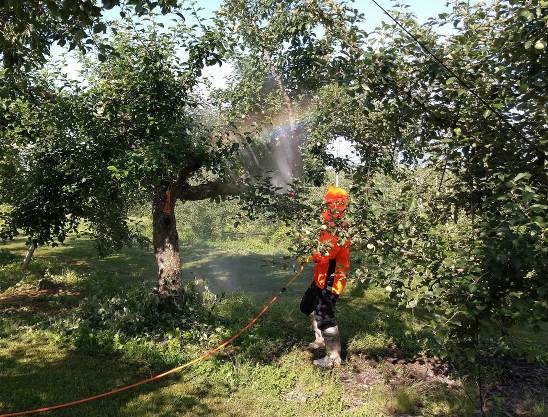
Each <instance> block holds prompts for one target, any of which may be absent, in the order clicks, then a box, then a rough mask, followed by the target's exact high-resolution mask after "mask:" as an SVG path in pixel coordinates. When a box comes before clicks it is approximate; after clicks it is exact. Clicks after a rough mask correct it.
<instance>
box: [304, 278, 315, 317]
mask: <svg viewBox="0 0 548 417" xmlns="http://www.w3.org/2000/svg"><path fill="white" fill-rule="evenodd" d="M317 296H318V289H317V288H316V286H315V285H314V283H313V284H312V285H311V286H310V287H308V288H307V289H306V291H305V293H304V295H303V298H302V300H301V305H300V309H301V312H302V313H303V314H305V315H307V316H309V315H310V314H311V313H312V312H313V311H314V309H315V308H316V298H317Z"/></svg>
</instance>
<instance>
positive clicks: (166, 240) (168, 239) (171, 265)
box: [152, 185, 182, 299]
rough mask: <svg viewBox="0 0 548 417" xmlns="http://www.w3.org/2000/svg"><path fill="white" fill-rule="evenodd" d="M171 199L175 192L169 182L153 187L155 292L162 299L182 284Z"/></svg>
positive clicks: (173, 207) (173, 206)
mask: <svg viewBox="0 0 548 417" xmlns="http://www.w3.org/2000/svg"><path fill="white" fill-rule="evenodd" d="M175 202H176V193H175V190H174V188H173V187H172V186H171V185H167V186H166V185H162V186H159V187H158V188H157V189H156V192H155V196H154V201H153V204H152V220H153V226H152V241H153V245H154V254H155V256H156V262H157V265H158V294H159V295H160V298H164V299H165V298H169V297H171V296H173V295H175V294H177V293H178V292H179V291H180V290H181V287H182V277H181V258H180V254H179V235H178V234H177V223H176V220H175V210H174V209H175Z"/></svg>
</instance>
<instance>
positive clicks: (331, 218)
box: [312, 186, 350, 295]
mask: <svg viewBox="0 0 548 417" xmlns="http://www.w3.org/2000/svg"><path fill="white" fill-rule="evenodd" d="M347 202H348V193H347V192H346V191H345V190H344V189H342V188H338V187H333V186H330V187H328V189H327V192H326V194H325V197H324V203H325V204H326V208H325V209H324V210H323V213H322V217H323V224H324V225H326V226H327V227H328V230H325V231H323V232H322V233H321V234H320V237H319V242H320V243H323V242H329V245H330V249H329V252H328V253H327V255H326V254H323V255H322V254H321V253H320V252H314V253H313V254H312V258H313V259H314V262H315V265H314V283H315V284H316V286H317V287H318V288H321V289H326V290H327V291H330V292H332V293H333V294H337V295H341V294H342V293H343V292H344V288H345V287H346V274H347V272H348V269H349V268H350V240H349V239H347V240H346V242H345V243H344V245H342V246H340V245H339V244H338V238H337V236H336V235H334V234H333V233H331V232H330V231H329V228H333V227H335V226H336V222H335V219H340V218H342V217H343V215H344V211H345V209H346V204H347ZM343 226H344V224H343Z"/></svg>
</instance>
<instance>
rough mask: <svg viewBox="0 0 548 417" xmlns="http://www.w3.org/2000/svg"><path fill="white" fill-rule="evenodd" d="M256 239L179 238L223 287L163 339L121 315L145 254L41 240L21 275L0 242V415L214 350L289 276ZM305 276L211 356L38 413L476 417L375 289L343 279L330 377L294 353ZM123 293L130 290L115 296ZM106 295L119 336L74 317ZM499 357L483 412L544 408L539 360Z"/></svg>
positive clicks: (300, 336) (420, 337) (299, 338)
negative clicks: (337, 358) (340, 359)
mask: <svg viewBox="0 0 548 417" xmlns="http://www.w3.org/2000/svg"><path fill="white" fill-rule="evenodd" d="M267 246H268V245H266V246H261V247H260V248H259V250H253V248H254V247H256V245H254V244H251V245H247V246H246V245H245V244H243V243H235V242H233V243H229V244H225V245H223V246H222V247H220V246H218V245H217V246H215V245H207V244H199V245H198V244H193V245H191V246H189V247H186V248H185V250H184V252H183V259H184V261H185V276H186V279H187V280H189V281H190V280H191V279H193V278H194V277H197V278H199V279H201V280H206V281H207V286H208V287H209V288H210V289H211V290H212V291H213V292H214V293H217V294H222V293H225V296H223V297H217V298H216V299H215V298H213V301H211V299H208V300H205V299H202V301H203V302H204V303H206V301H207V304H208V306H210V307H208V308H209V310H208V311H206V315H205V316H204V315H201V316H200V315H197V316H196V317H198V318H197V319H195V320H197V321H195V322H192V323H194V324H192V325H187V326H185V324H184V323H183V322H181V324H180V326H179V324H176V325H173V327H174V328H175V330H173V329H163V330H162V332H163V333H161V332H160V333H159V334H160V336H161V337H160V338H158V334H155V335H153V334H152V333H153V332H151V331H149V330H143V329H146V327H139V329H140V330H139V331H133V333H131V332H130V331H128V330H127V329H128V328H133V327H131V325H132V324H133V323H131V321H132V320H134V321H135V322H138V321H139V320H141V319H142V317H145V319H146V315H145V316H142V315H134V316H132V315H130V312H128V311H129V310H131V309H132V308H134V309H136V310H137V311H138V312H139V311H141V310H143V309H141V310H140V307H139V305H138V302H137V306H135V303H134V304H131V302H132V300H133V299H132V298H131V297H133V296H132V295H131V294H134V291H139V288H141V289H142V288H145V289H146V288H149V287H151V286H152V285H153V282H154V275H155V271H154V259H153V256H152V255H151V254H150V253H148V252H146V251H143V250H138V249H127V250H124V251H122V252H121V253H118V254H115V255H111V256H108V257H106V258H102V259H101V258H98V257H97V255H96V254H95V251H94V248H93V244H92V242H90V241H88V240H69V241H68V242H67V244H66V245H63V246H60V247H57V248H40V249H39V250H38V251H37V252H36V258H35V260H34V261H33V263H32V267H31V271H30V272H28V273H23V272H22V271H21V269H20V267H19V262H20V260H21V257H22V256H23V254H24V251H25V248H24V245H23V242H22V241H15V242H12V243H9V244H5V245H2V246H0V250H1V251H0V413H1V411H15V410H20V409H28V408H34V407H38V406H43V405H46V404H52V403H58V402H63V401H70V400H73V399H75V398H79V397H82V396H86V395H90V394H95V393H98V392H101V391H104V390H108V389H110V388H113V387H116V386H119V385H123V384H126V383H131V382H134V381H136V380H138V379H140V378H143V377H148V376H150V375H152V374H153V373H155V372H159V371H162V370H165V369H168V368H169V367H171V366H174V365H176V364H178V363H181V362H183V361H185V360H188V359H191V358H193V357H195V356H196V355H197V354H198V353H199V352H200V351H201V350H202V349H203V348H206V347H208V346H213V345H215V343H217V342H218V341H219V340H221V339H222V338H223V337H226V336H227V335H229V334H231V333H232V332H233V331H235V330H236V329H238V328H239V327H240V326H241V325H242V324H243V323H245V322H246V321H247V320H248V319H249V317H251V316H252V315H253V313H254V312H255V311H257V309H258V308H259V306H260V304H261V302H262V301H263V300H265V299H266V298H268V296H269V295H270V294H272V293H275V292H277V290H278V289H279V288H280V287H281V286H282V285H284V283H285V280H286V279H287V277H288V276H289V275H290V273H291V265H290V262H289V261H288V260H286V259H284V258H283V255H284V253H283V251H277V250H276V249H275V248H273V247H270V249H269V248H268V247H267ZM257 252H258V253H257ZM43 276H47V277H48V282H50V283H51V282H53V284H54V285H52V286H50V287H47V288H44V289H41V290H39V289H37V281H38V279H39V278H40V277H43ZM309 277H310V270H307V271H306V272H305V278H303V279H301V280H299V281H298V282H297V283H296V285H295V286H294V287H292V288H290V289H289V291H288V292H287V293H286V294H285V295H284V297H283V299H282V301H281V302H280V303H279V304H277V305H276V306H275V307H274V308H273V310H272V311H271V312H270V313H269V314H268V315H267V316H266V317H265V318H264V319H263V320H261V321H260V322H259V323H258V324H257V325H256V326H254V327H253V328H252V329H250V331H248V332H247V333H245V334H244V335H243V336H242V338H241V339H240V340H238V342H237V343H236V344H235V345H234V346H232V347H230V348H228V349H226V350H225V351H224V352H223V353H222V354H220V355H218V356H217V357H215V358H213V359H212V360H210V361H206V362H203V363H201V364H199V365H196V366H194V367H193V368H192V369H189V370H188V371H185V372H183V373H181V374H178V375H176V376H173V377H170V378H167V379H165V380H163V381H162V382H159V383H155V384H151V385H147V386H144V387H142V388H139V389H136V390H133V391H130V392H127V393H124V394H121V395H118V396H115V397H112V398H109V399H105V400H100V401H96V402H93V403H89V404H85V405H81V406H78V407H76V408H73V409H71V410H64V411H57V412H52V413H50V414H49V415H51V416H72V417H74V416H82V417H83V416H86V417H93V416H101V417H105V416H166V417H167V416H226V417H237V416H242V417H243V416H251V417H253V416H256V417H259V416H260V417H264V416H314V417H321V416H330V417H332V416H341V417H351V416H353V417H358V416H360V417H367V416H371V417H373V416H374V417H379V416H446V417H449V416H472V415H475V413H476V412H477V396H476V390H475V389H474V386H473V384H472V383H468V382H467V381H466V380H462V379H459V378H458V377H457V376H455V375H452V374H451V373H450V372H449V371H448V370H447V369H446V366H445V364H444V363H442V362H441V361H439V360H436V359H435V358H429V357H425V356H424V355H422V354H423V353H424V352H425V351H427V350H428V343H429V335H428V334H427V333H425V331H424V330H423V327H422V326H421V321H420V317H419V316H414V315H412V314H411V313H409V312H401V311H397V310H395V309H394V306H393V305H392V304H391V303H389V302H388V300H386V297H385V294H384V293H383V291H379V290H377V289H366V290H364V289H362V288H359V287H352V286H350V287H349V289H348V291H347V294H346V295H345V296H344V297H343V298H341V300H340V305H339V311H338V318H339V321H340V323H341V327H342V331H343V337H344V343H345V346H346V347H345V352H344V354H345V357H346V363H345V365H344V366H343V367H341V368H340V369H337V370H334V371H329V372H323V371H320V370H318V369H315V368H314V367H313V366H312V365H311V360H312V356H311V354H310V353H308V352H306V351H305V350H304V349H303V346H304V345H305V344H306V341H307V340H308V339H310V336H311V331H310V329H309V328H308V323H307V320H306V318H305V317H304V316H302V314H301V313H300V312H299V311H298V301H299V299H300V296H301V294H302V292H303V291H304V288H305V287H306V286H307V285H308V284H309V279H310V278H309ZM136 289H137V290H136ZM242 293H245V295H242ZM206 295H207V293H206ZM121 296H123V297H127V298H121V301H120V300H119V301H116V300H117V299H118V298H119V297H121ZM208 296H209V297H212V296H211V295H208ZM117 297H118V298H117ZM101 300H102V301H101ZM113 300H114V301H113ZM145 300H148V299H146V298H145ZM133 301H134V300H133ZM116 302H121V303H127V310H128V311H125V310H116V311H115V314H114V315H113V316H112V317H114V318H112V320H113V323H115V324H116V325H120V327H119V328H118V330H117V331H116V332H114V333H113V332H112V331H110V330H109V329H103V330H99V331H97V330H93V331H92V330H86V329H87V328H86V327H82V326H81V322H82V321H83V320H84V319H86V317H89V311H91V310H93V308H95V310H97V311H98V312H100V309H101V308H103V307H102V306H106V307H105V308H106V309H107V310H108V308H109V306H112V305H113V304H116ZM101 303H104V304H101ZM188 305H189V306H190V307H185V308H187V310H185V312H186V313H185V314H187V315H188V316H189V317H190V316H192V314H193V310H192V305H193V304H188ZM84 306H91V307H90V308H91V310H90V308H87V309H86V308H84ZM95 310H93V311H94V312H95ZM86 314H87V315H86ZM116 314H121V315H122V316H123V314H127V317H126V316H123V317H122V319H119V318H116ZM101 317H103V316H101ZM124 317H125V318H124ZM154 317H155V319H156V318H157V316H154ZM132 318H133V319H132ZM125 319H127V320H126V321H123V320H125ZM86 320H87V319H86ZM200 320H203V321H205V322H206V324H204V326H203V327H200V326H198V325H197V324H196V323H199V321H200ZM120 323H121V324H120ZM128 326H129V327H128ZM124 332H125V333H124ZM75 334H77V335H78V337H75ZM547 334H548V329H543V330H541V331H539V332H536V333H534V334H532V333H531V331H527V330H524V329H519V330H516V331H515V335H516V338H515V339H516V346H518V347H517V348H516V349H518V348H520V346H521V348H522V349H523V350H524V351H527V352H530V351H531V349H532V348H531V346H535V349H536V350H535V352H536V353H539V352H540V354H546V344H545V343H544V345H543V341H544V342H545V341H546V336H547ZM124 335H125V336H124ZM83 336H84V337H83ZM539 346H540V348H539ZM543 349H544V350H543ZM499 365H500V366H499V367H498V372H495V373H492V375H496V378H492V379H490V380H489V384H488V404H487V405H488V409H489V414H490V415H493V416H512V415H523V416H525V415H527V416H536V417H540V416H547V415H548V405H546V401H547V395H546V393H547V392H548V378H547V377H546V375H547V374H548V368H546V367H545V366H543V365H542V364H539V363H534V364H528V363H525V362H523V361H517V360H516V361H510V362H508V361H506V362H504V363H500V364H499ZM502 369H504V370H506V371H507V372H506V371H504V372H503V371H502ZM516 378H517V379H516Z"/></svg>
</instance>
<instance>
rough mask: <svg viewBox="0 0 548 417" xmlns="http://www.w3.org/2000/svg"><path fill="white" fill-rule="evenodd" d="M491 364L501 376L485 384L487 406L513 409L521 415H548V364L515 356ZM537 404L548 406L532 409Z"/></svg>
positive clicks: (515, 413)
mask: <svg viewBox="0 0 548 417" xmlns="http://www.w3.org/2000/svg"><path fill="white" fill-rule="evenodd" d="M489 365H490V366H493V367H494V368H495V369H497V371H498V372H497V373H498V377H497V378H496V381H494V382H491V383H489V384H487V385H486V387H485V398H486V404H485V408H486V409H487V410H494V409H501V408H502V409H504V410H512V412H513V414H512V415H515V416H516V417H517V416H533V415H541V414H539V413H542V415H546V414H545V413H547V411H548V365H543V364H539V363H527V362H524V361H517V360H514V359H508V358H500V359H495V360H494V361H493V362H492V363H491V364H489ZM535 404H537V405H538V404H544V407H546V408H547V409H544V410H536V411H535V410H532V407H534V405H535Z"/></svg>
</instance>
